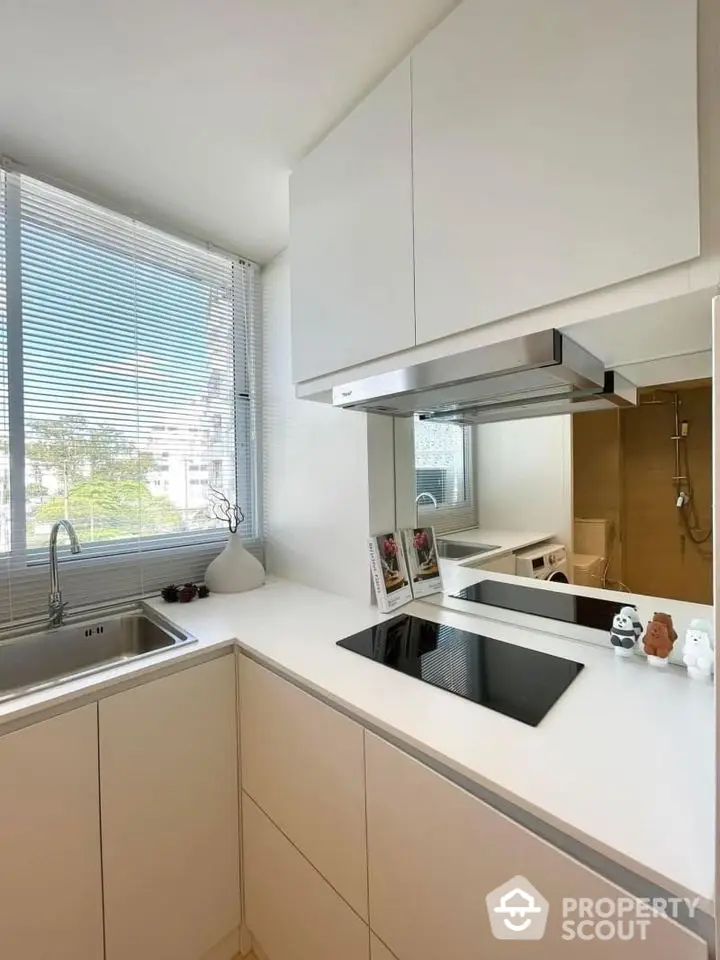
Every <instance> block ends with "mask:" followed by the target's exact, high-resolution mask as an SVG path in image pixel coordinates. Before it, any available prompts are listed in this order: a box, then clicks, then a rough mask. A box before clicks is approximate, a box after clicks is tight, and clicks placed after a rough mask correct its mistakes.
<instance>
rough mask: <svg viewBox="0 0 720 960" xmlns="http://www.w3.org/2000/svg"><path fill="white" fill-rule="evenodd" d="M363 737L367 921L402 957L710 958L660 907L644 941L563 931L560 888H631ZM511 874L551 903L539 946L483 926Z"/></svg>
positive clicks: (589, 894) (598, 894) (570, 892)
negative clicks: (490, 900) (492, 898)
mask: <svg viewBox="0 0 720 960" xmlns="http://www.w3.org/2000/svg"><path fill="white" fill-rule="evenodd" d="M366 738H367V744H366V752H367V799H368V852H369V865H370V878H369V879H370V924H371V927H372V928H373V930H376V931H377V933H378V935H379V936H380V937H382V939H383V941H384V942H385V943H387V944H388V946H389V947H390V949H391V950H393V952H394V953H395V954H396V955H397V956H398V958H399V960H436V958H437V957H440V956H441V957H443V960H468V958H469V957H479V958H485V957H492V958H493V960H495V958H498V960H500V958H502V960H516V958H517V960H522V958H525V957H527V956H529V955H532V956H533V958H538V960H541V958H548V960H551V958H552V960H556V958H557V960H563V958H565V957H567V958H568V960H575V958H577V957H578V956H582V957H583V958H587V960H626V958H627V960H630V958H632V960H679V958H680V957H682V960H707V945H706V944H705V942H704V941H702V940H700V939H699V938H698V937H696V936H695V935H694V934H692V933H690V932H689V931H687V930H685V929H684V928H682V927H680V926H679V925H678V924H676V923H674V922H673V921H671V920H668V919H666V918H662V917H658V918H655V919H653V920H652V921H651V923H650V925H649V928H648V930H647V937H646V939H644V940H643V939H639V937H640V934H639V933H638V935H637V937H636V938H635V939H632V940H619V939H612V940H608V941H601V940H599V939H595V940H587V941H580V940H579V939H575V940H563V939H562V933H563V927H562V917H561V906H562V900H563V898H564V897H575V898H578V899H579V898H580V897H586V898H590V899H591V900H592V901H596V900H598V899H600V898H603V897H607V898H610V899H611V900H612V901H613V902H614V901H616V900H617V898H618V897H627V896H628V894H627V892H626V891H624V890H622V889H621V888H620V887H617V886H616V885H615V884H612V883H610V882H609V881H607V880H605V879H603V878H602V877H600V876H599V875H598V874H596V873H595V872H593V871H592V870H590V869H588V868H587V867H585V866H583V865H582V864H580V863H578V862H577V861H575V860H573V859H572V858H571V857H569V856H568V855H566V854H564V853H562V852H561V851H559V850H557V849H556V848H554V847H552V846H551V845H550V844H548V843H546V842H545V841H544V840H541V839H540V838H539V837H537V836H535V835H534V834H532V833H530V831H528V830H526V829H525V828H524V827H521V826H519V825H518V824H516V823H514V822H513V821H512V820H510V819H509V818H508V817H506V816H504V815H503V814H501V813H498V811H496V810H494V809H493V808H492V807H490V806H488V805H487V804H486V803H483V802H482V801H481V800H478V799H477V798H476V797H473V796H472V795H471V794H469V793H467V792H466V791H464V790H462V789H461V788H460V787H458V786H456V785H455V784H453V783H451V782H450V781H449V780H446V779H445V778H444V777H441V776H440V775H439V774H437V773H435V772H434V771H433V770H430V769H428V768H427V767H425V766H424V765H423V764H421V763H419V762H418V761H417V760H414V759H413V758H412V757H409V756H407V755H406V754H404V753H403V752H402V751H400V750H397V749H396V748H395V747H392V746H390V745H389V744H387V743H386V742H384V741H383V740H381V739H379V738H378V737H376V736H374V735H372V734H366ZM518 875H519V876H522V877H525V878H527V880H529V881H530V883H532V884H533V885H534V886H535V887H536V888H537V890H538V891H539V892H540V893H541V894H542V895H543V896H544V897H545V898H546V900H547V901H548V902H549V904H550V912H549V917H548V922H547V928H546V930H545V934H544V937H543V939H542V941H540V942H539V943H538V944H537V945H529V944H528V943H527V942H526V941H524V940H495V939H494V937H493V935H492V933H491V930H490V923H489V920H488V913H487V910H486V904H485V897H486V896H487V895H488V894H489V893H490V892H491V891H493V890H495V889H496V888H497V887H500V886H501V885H503V884H505V883H507V881H509V880H511V879H512V878H514V877H516V876H518ZM398 891H402V893H401V895H400V894H399V893H398Z"/></svg>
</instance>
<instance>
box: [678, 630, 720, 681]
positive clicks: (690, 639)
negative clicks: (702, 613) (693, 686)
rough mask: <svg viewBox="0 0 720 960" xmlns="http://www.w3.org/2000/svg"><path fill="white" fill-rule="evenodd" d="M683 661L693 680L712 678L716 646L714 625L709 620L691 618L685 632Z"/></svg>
mask: <svg viewBox="0 0 720 960" xmlns="http://www.w3.org/2000/svg"><path fill="white" fill-rule="evenodd" d="M683 663H684V664H685V666H686V667H687V672H688V676H690V677H692V678H693V680H706V681H707V680H712V675H713V671H714V669H715V648H714V645H713V641H712V627H711V626H710V624H709V623H708V621H707V620H691V621H690V626H689V627H688V629H687V632H686V634H685V646H684V647H683Z"/></svg>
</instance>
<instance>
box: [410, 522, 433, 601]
mask: <svg viewBox="0 0 720 960" xmlns="http://www.w3.org/2000/svg"><path fill="white" fill-rule="evenodd" d="M402 539H403V544H404V546H405V555H406V557H407V564H408V570H409V575H410V586H411V588H412V592H413V596H414V597H428V596H430V594H431V593H441V592H442V588H443V587H442V577H441V575H440V563H439V561H438V552H437V542H436V540H435V530H434V529H433V528H432V527H408V528H407V529H405V530H403V531H402Z"/></svg>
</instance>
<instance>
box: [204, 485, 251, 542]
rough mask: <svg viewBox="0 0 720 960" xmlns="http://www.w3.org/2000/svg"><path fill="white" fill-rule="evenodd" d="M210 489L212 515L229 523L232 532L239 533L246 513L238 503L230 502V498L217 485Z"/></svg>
mask: <svg viewBox="0 0 720 960" xmlns="http://www.w3.org/2000/svg"><path fill="white" fill-rule="evenodd" d="M208 489H209V491H210V515H211V516H213V517H215V519H216V520H222V521H223V522H224V523H226V524H227V525H228V529H229V530H230V533H237V530H238V527H239V526H240V524H241V523H243V521H244V520H245V514H244V513H243V512H242V510H241V509H240V507H239V505H238V504H237V503H230V501H229V500H228V498H227V497H226V496H225V495H224V494H222V493H220V491H219V490H216V489H215V487H212V486H210V487H208Z"/></svg>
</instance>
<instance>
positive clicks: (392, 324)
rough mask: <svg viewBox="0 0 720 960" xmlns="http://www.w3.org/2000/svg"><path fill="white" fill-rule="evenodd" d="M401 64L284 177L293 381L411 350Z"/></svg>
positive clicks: (406, 112) (405, 78)
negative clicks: (287, 192) (287, 180)
mask: <svg viewBox="0 0 720 960" xmlns="http://www.w3.org/2000/svg"><path fill="white" fill-rule="evenodd" d="M410 122H411V121H410V63H409V61H407V60H406V61H405V62H404V63H402V64H401V65H400V66H399V67H398V68H397V69H396V70H395V71H394V72H393V73H391V74H390V76H388V77H387V78H386V79H385V80H384V81H383V82H382V83H381V84H380V85H379V86H378V87H376V89H375V90H373V91H372V93H370V94H369V96H368V97H367V98H366V99H365V100H364V101H363V102H362V103H361V104H360V105H359V106H358V107H357V108H356V109H355V110H354V111H353V112H352V113H351V114H350V115H349V116H348V117H347V118H346V119H345V120H343V122H342V123H341V124H340V125H339V126H338V127H336V129H335V130H333V132H332V133H331V134H330V135H329V136H328V137H327V139H325V140H324V141H323V142H322V143H321V144H320V145H319V146H318V147H317V148H316V149H315V150H314V151H313V152H312V153H311V154H310V155H309V156H307V157H306V158H305V159H304V160H303V161H302V162H301V163H300V164H299V166H298V167H297V168H296V169H295V170H294V171H293V174H292V177H291V179H290V270H291V290H292V368H293V380H294V381H296V382H297V381H299V380H308V379H311V378H312V377H317V376H320V375H322V374H326V373H330V372H331V371H333V370H338V369H341V368H343V367H349V366H351V365H352V364H356V363H362V362H364V361H366V360H372V359H374V358H375V357H379V356H382V355H383V354H388V353H394V352H395V351H396V350H404V349H406V348H408V347H412V346H414V345H415V313H414V290H413V240H412V173H411V132H410Z"/></svg>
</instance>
